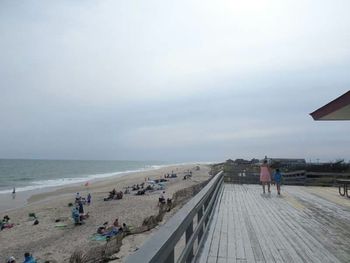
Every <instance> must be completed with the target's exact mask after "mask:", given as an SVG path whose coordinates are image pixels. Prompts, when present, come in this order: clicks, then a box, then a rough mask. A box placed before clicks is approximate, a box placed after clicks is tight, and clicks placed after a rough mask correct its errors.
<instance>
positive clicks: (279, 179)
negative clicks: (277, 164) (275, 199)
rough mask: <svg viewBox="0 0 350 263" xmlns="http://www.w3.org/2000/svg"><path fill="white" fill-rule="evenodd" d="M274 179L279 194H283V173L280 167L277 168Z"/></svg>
mask: <svg viewBox="0 0 350 263" xmlns="http://www.w3.org/2000/svg"><path fill="white" fill-rule="evenodd" d="M273 180H274V182H275V184H276V188H277V194H278V195H280V194H281V182H282V174H281V172H280V169H276V171H275V173H274V174H273Z"/></svg>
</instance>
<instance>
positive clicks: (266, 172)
mask: <svg viewBox="0 0 350 263" xmlns="http://www.w3.org/2000/svg"><path fill="white" fill-rule="evenodd" d="M260 182H261V184H262V187H263V193H264V194H265V185H266V184H267V191H268V192H269V193H271V191H270V183H271V173H270V166H269V165H268V164H267V160H264V162H263V164H262V165H261V166H260Z"/></svg>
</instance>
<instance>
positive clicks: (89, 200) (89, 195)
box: [87, 193, 91, 205]
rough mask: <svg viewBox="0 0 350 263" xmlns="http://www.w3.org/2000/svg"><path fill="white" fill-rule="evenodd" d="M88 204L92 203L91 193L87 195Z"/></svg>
mask: <svg viewBox="0 0 350 263" xmlns="http://www.w3.org/2000/svg"><path fill="white" fill-rule="evenodd" d="M87 204H88V205H90V204H91V194H90V193H89V194H88V196H87Z"/></svg>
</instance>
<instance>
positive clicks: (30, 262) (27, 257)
mask: <svg viewBox="0 0 350 263" xmlns="http://www.w3.org/2000/svg"><path fill="white" fill-rule="evenodd" d="M23 263H37V262H36V260H35V259H34V258H33V256H32V255H31V254H30V253H29V252H26V253H24V261H23Z"/></svg>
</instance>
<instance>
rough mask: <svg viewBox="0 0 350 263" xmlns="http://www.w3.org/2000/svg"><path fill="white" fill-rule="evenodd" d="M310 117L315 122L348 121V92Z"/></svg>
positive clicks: (349, 106)
mask: <svg viewBox="0 0 350 263" xmlns="http://www.w3.org/2000/svg"><path fill="white" fill-rule="evenodd" d="M310 115H311V116H312V118H313V119H314V120H315V121H335V120H350V90H349V91H348V92H346V93H345V94H343V95H341V96H340V97H338V98H336V99H335V100H333V101H331V102H329V103H328V104H326V105H324V106H323V107H321V108H319V109H317V110H315V111H314V112H312V113H310Z"/></svg>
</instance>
